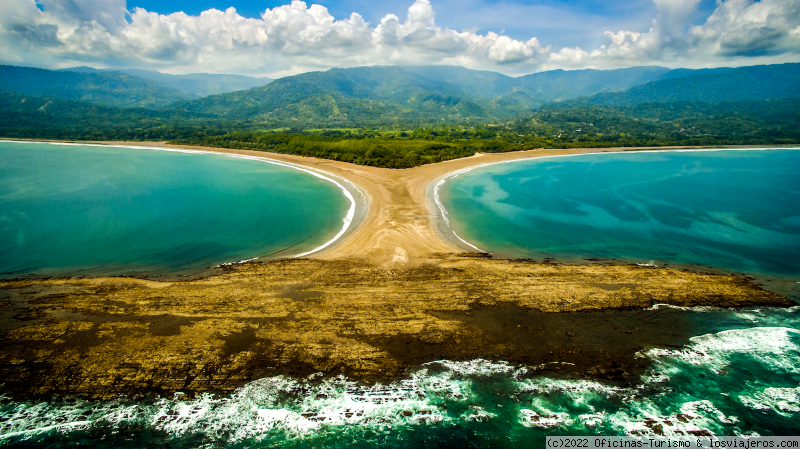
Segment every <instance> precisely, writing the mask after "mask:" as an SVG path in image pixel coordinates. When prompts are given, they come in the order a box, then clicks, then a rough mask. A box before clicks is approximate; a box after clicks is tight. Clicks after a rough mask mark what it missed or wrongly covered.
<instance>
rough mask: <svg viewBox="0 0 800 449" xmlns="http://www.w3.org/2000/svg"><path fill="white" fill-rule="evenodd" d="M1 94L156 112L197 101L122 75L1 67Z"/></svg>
mask: <svg viewBox="0 0 800 449" xmlns="http://www.w3.org/2000/svg"><path fill="white" fill-rule="evenodd" d="M0 91H7V92H16V93H20V94H24V95H35V96H41V97H49V98H57V99H61V100H75V101H85V102H88V103H93V104H100V105H106V106H119V107H144V108H155V107H160V106H166V105H169V104H172V103H174V102H176V101H180V100H185V99H188V98H193V97H192V96H191V95H188V94H185V93H183V92H180V91H178V90H176V89H173V88H171V87H168V86H164V85H162V84H159V83H157V82H155V81H150V80H145V79H142V78H138V77H135V76H130V75H126V74H124V73H119V72H93V73H83V72H69V71H53V70H42V69H34V68H31V67H15V66H7V65H0Z"/></svg>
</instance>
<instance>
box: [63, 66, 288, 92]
mask: <svg viewBox="0 0 800 449" xmlns="http://www.w3.org/2000/svg"><path fill="white" fill-rule="evenodd" d="M66 70H67V71H71V72H84V73H99V72H119V73H124V74H126V75H130V76H135V77H138V78H141V79H145V80H150V81H155V82H157V83H159V84H161V85H163V86H166V87H170V88H173V89H177V90H179V91H181V92H183V93H185V94H189V96H191V97H192V98H200V97H206V96H208V95H218V94H224V93H228V92H235V91H237V90H246V89H251V88H253V87H260V86H264V85H266V84H269V83H271V82H272V81H273V80H272V78H266V77H261V78H254V77H251V76H242V75H226V74H212V73H189V74H186V75H172V74H169V73H161V72H157V71H155V70H142V69H116V70H113V69H104V70H98V69H93V68H91V67H74V68H71V69H66Z"/></svg>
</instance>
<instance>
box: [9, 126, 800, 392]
mask: <svg viewBox="0 0 800 449" xmlns="http://www.w3.org/2000/svg"><path fill="white" fill-rule="evenodd" d="M100 144H102V143H100ZM107 144H110V145H116V146H137V147H157V148H172V147H170V146H168V145H166V144H165V143H163V142H154V143H146V144H142V143H125V142H108V143H107ZM175 148H176V149H177V147H175ZM180 148H181V149H185V150H194V151H206V152H218V153H225V154H231V155H236V156H243V157H248V158H249V157H259V158H268V159H271V160H274V161H280V162H282V163H289V164H295V165H297V166H300V167H306V168H308V169H310V170H313V171H315V172H316V173H320V174H325V176H328V175H330V176H332V177H334V178H335V179H340V180H342V184H346V183H347V182H350V183H352V184H353V185H354V188H355V190H353V189H351V190H348V191H349V192H350V193H351V194H352V195H353V196H354V197H358V196H359V195H361V194H363V199H359V201H357V203H360V204H361V206H359V207H361V209H360V212H357V213H355V214H354V215H353V221H352V223H351V226H349V227H346V229H345V230H344V231H345V232H343V233H342V236H341V237H342V238H340V239H338V240H336V241H334V242H331V244H330V245H328V246H326V247H325V248H323V249H321V250H320V251H317V252H314V253H312V254H307V255H304V256H303V257H301V258H290V259H281V260H274V261H251V262H246V263H238V264H231V265H224V266H222V267H220V268H218V269H217V272H216V273H215V274H212V275H209V276H207V277H204V278H200V279H193V280H185V281H177V280H175V279H167V278H166V277H165V278H158V277H156V278H152V277H151V278H148V279H134V278H119V277H114V278H111V277H100V278H83V279H81V278H70V279H20V280H10V281H4V282H0V295H2V299H3V304H4V305H5V307H3V308H1V309H0V323H2V329H1V330H0V343H1V344H2V347H3V349H2V350H0V373H1V374H0V378H2V379H5V381H6V382H5V388H6V392H7V393H8V394H10V395H12V396H15V397H21V398H29V397H38V398H46V397H50V396H51V395H53V394H75V395H84V397H88V398H96V399H110V398H113V397H116V396H118V395H120V394H127V395H142V394H150V393H155V394H159V395H167V396H169V395H171V394H173V393H176V392H183V393H187V394H190V395H195V394H200V393H203V392H220V393H230V392H232V391H234V390H235V389H236V388H239V387H241V386H243V385H245V384H247V383H248V382H251V381H253V380H256V379H259V378H263V377H269V376H276V375H288V376H308V375H311V374H314V373H323V374H324V375H334V376H335V375H344V376H346V377H348V378H350V379H354V380H360V381H366V382H376V381H377V382H384V381H390V380H392V379H398V378H401V377H402V376H403V375H406V374H407V373H408V371H409V370H410V369H414V368H415V367H418V366H420V365H421V364H424V363H428V362H432V361H436V360H443V359H445V360H463V361H467V360H475V359H486V360H494V361H503V362H508V363H512V364H515V365H523V366H529V365H536V366H550V365H553V367H554V368H553V369H556V371H558V375H563V376H568V377H591V378H597V379H601V380H604V381H610V382H617V383H625V384H630V383H635V382H636V381H637V379H638V378H639V375H640V373H641V372H642V370H643V369H644V368H645V367H644V366H643V365H642V361H641V359H639V358H637V356H636V354H637V353H639V352H640V351H641V350H642V349H643V348H652V347H664V346H670V347H671V346H680V345H683V344H686V343H687V342H688V339H689V338H690V337H692V336H693V334H692V329H691V326H690V325H689V322H688V321H687V323H686V326H678V327H676V321H675V317H674V316H671V315H663V313H662V312H660V311H659V309H658V307H659V306H658V305H659V304H670V305H672V306H674V307H677V309H676V310H683V309H682V308H692V307H734V308H739V307H748V306H769V307H787V306H791V305H792V304H794V303H793V302H792V301H790V300H788V299H787V298H785V297H783V296H781V295H778V294H775V293H772V292H770V291H767V290H765V289H763V288H762V287H761V286H759V285H757V284H756V283H754V282H753V280H752V279H750V278H747V277H746V276H742V275H736V274H726V273H719V272H716V273H711V272H704V271H707V270H703V269H698V268H695V269H692V270H688V269H684V268H677V267H652V266H638V265H636V264H627V263H622V262H618V261H585V263H581V264H564V263H559V262H555V261H549V260H544V261H531V260H500V259H494V258H492V257H491V256H490V255H488V254H484V253H480V252H477V251H475V250H474V249H471V248H470V247H469V244H468V243H466V242H459V241H458V240H457V239H453V238H450V237H448V236H447V235H446V233H445V232H444V231H446V229H445V228H444V227H441V226H440V225H441V220H440V218H439V217H438V215H439V211H438V210H437V207H436V204H435V199H434V198H432V195H433V190H434V189H433V187H435V185H436V184H437V183H438V182H439V181H440V180H441V179H442V177H443V176H445V175H447V174H449V173H453V172H455V171H458V170H463V169H466V168H469V167H475V166H479V165H483V164H489V163H497V162H503V161H511V160H518V159H526V158H535V157H543V156H555V155H569V154H585V153H598V152H611V151H631V150H633V151H635V149H628V148H624V149H623V148H618V149H603V150H594V149H578V150H530V151H525V152H515V153H504V154H477V155H475V156H472V157H469V158H464V159H457V160H452V161H447V162H441V163H437V164H431V165H425V166H420V167H415V168H411V169H402V170H392V169H382V168H375V167H365V166H357V165H353V164H349V163H343V162H336V161H330V160H321V159H315V158H306V157H299V156H289V155H281V154H274V153H264V152H255V151H240V150H226V149H216V148H204V147H184V146H182V147H180ZM359 223H360V224H359ZM443 230H444V231H443ZM612 310H613V311H616V312H614V314H608V315H605V314H596V313H588V312H603V311H612ZM636 311H638V312H636ZM633 312H636V313H640V314H643V315H641V316H640V315H636V313H634V314H633V315H630V316H629V315H626V314H630V313H633ZM642 319H645V320H647V321H648V322H649V325H648V326H647V327H643V326H640V325H637V324H636V323H637V322H639V321H640V320H642ZM667 328H669V329H672V330H671V332H668V333H665V332H663V331H662V330H663V329H667ZM610 342H614V343H610ZM548 369H550V368H548Z"/></svg>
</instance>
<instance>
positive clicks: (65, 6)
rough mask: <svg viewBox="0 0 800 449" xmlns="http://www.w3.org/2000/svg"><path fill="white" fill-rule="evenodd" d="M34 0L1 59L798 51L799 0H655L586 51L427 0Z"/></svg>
mask: <svg viewBox="0 0 800 449" xmlns="http://www.w3.org/2000/svg"><path fill="white" fill-rule="evenodd" d="M35 1H37V0H6V1H3V2H0V48H2V50H3V51H2V52H0V62H5V63H14V64H28V65H39V66H45V67H64V66H73V65H79V64H90V65H94V66H110V67H124V66H128V67H145V68H154V69H160V70H166V71H170V72H175V73H187V72H198V71H202V72H217V73H244V74H260V75H271V76H283V75H289V74H295V73H299V72H304V71H309V70H318V69H326V68H330V67H350V66H360V65H375V64H452V65H460V66H464V67H468V68H476V69H484V70H496V71H500V72H504V73H508V74H523V73H531V72H535V71H538V70H542V69H552V68H586V67H595V68H611V67H624V66H632V65H644V64H665V65H672V66H687V67H692V66H701V65H709V64H712V65H713V64H717V65H724V64H732V63H733V64H736V63H739V64H740V63H743V61H745V62H744V63H746V61H751V60H756V61H759V62H772V61H782V60H798V59H799V58H800V2H798V1H797V0H761V1H758V2H756V1H754V0H717V6H716V9H715V10H714V12H713V13H712V14H711V15H710V16H709V17H707V18H706V19H705V21H704V23H703V24H701V25H697V26H691V25H690V24H691V22H692V21H693V20H694V18H695V16H696V14H697V8H698V4H699V2H700V0H653V2H654V5H655V6H656V8H657V11H658V13H657V17H656V18H655V19H654V20H653V22H652V26H651V27H650V29H649V30H648V31H646V32H642V31H630V30H621V31H607V32H606V33H605V38H606V43H605V45H602V46H601V47H600V48H594V49H581V48H561V49H553V48H551V47H549V46H545V45H542V44H541V43H540V41H539V40H538V39H537V38H535V37H532V38H530V39H528V40H519V39H513V38H511V37H509V36H506V35H503V34H502V33H501V34H497V33H493V32H488V33H486V34H479V33H478V31H477V30H476V29H471V30H463V31H456V30H452V29H449V28H446V27H440V26H438V25H437V24H436V16H435V12H434V9H433V6H432V5H431V3H430V1H429V0H415V1H414V2H413V4H411V6H410V7H409V8H408V11H407V16H406V18H405V19H401V18H400V17H398V16H397V15H395V14H388V15H386V16H385V17H383V18H382V19H381V20H380V21H379V22H378V23H376V24H370V23H368V22H367V21H366V20H364V18H363V17H362V16H361V15H359V14H358V13H356V12H354V13H352V14H351V15H350V16H349V17H347V18H344V19H340V20H336V19H335V18H334V17H333V16H332V15H331V14H330V13H329V12H328V10H327V9H326V8H325V7H323V6H320V5H315V4H311V5H309V4H307V3H305V2H303V1H299V0H293V1H292V2H291V4H287V5H283V6H279V7H276V8H273V9H267V10H265V11H264V13H263V14H262V15H261V17H260V18H246V17H243V16H241V15H240V14H239V13H238V12H237V11H236V10H235V9H234V8H229V9H227V10H225V11H219V10H216V9H210V10H207V11H204V12H202V13H201V14H200V15H197V16H190V15H187V14H184V13H182V12H178V13H174V14H168V15H164V14H158V13H154V12H150V11H146V10H144V9H142V8H134V9H133V10H128V9H127V5H126V2H125V0H38V2H39V3H38V5H39V6H41V8H39V7H37V3H36V2H35ZM765 58H766V59H765ZM770 58H771V59H770Z"/></svg>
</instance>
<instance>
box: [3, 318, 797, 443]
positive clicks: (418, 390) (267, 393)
mask: <svg viewBox="0 0 800 449" xmlns="http://www.w3.org/2000/svg"><path fill="white" fill-rule="evenodd" d="M651 313H652V314H665V315H666V318H670V315H669V314H672V316H675V314H681V319H682V320H693V321H695V322H696V323H697V329H696V330H697V331H698V332H699V333H698V335H697V336H695V337H693V338H692V339H691V340H690V341H689V343H688V344H687V345H686V346H684V347H682V348H670V349H658V348H655V349H643V350H642V351H641V353H640V357H641V358H643V359H645V360H648V361H649V362H650V363H651V367H650V368H649V369H648V370H647V371H646V372H645V373H644V374H643V375H642V376H641V379H640V381H639V382H638V383H636V384H635V385H633V386H615V385H609V384H604V383H600V382H596V381H592V380H581V379H558V378H553V377H548V376H543V375H539V374H537V372H538V370H537V368H536V367H520V366H512V365H509V364H506V363H503V362H490V361H486V360H475V361H470V362H449V361H441V362H433V363H429V364H427V365H424V366H422V367H420V369H418V370H416V371H415V372H413V373H410V374H409V376H408V377H407V378H406V379H404V380H402V381H397V382H394V383H390V384H387V385H375V386H366V385H359V384H358V383H356V382H351V381H348V380H347V379H344V378H341V377H339V378H337V377H329V378H324V377H323V378H312V379H291V378H287V377H272V378H265V379H261V380H258V381H255V382H252V383H250V384H248V385H247V386H245V387H243V388H241V389H240V390H238V391H237V392H236V393H234V394H233V395H232V396H230V397H214V396H212V395H205V396H202V397H200V398H198V399H195V400H188V401H187V400H173V399H171V398H163V399H154V400H150V401H138V402H137V401H131V400H117V401H107V402H85V401H80V400H77V401H76V400H72V401H69V400H63V399H61V400H58V399H57V400H53V401H51V402H38V403H19V402H12V401H1V402H0V415H2V417H3V418H4V421H2V422H0V445H6V446H8V447H25V446H27V447H29V446H31V445H35V446H37V447H68V446H69V447H87V446H91V447H96V448H115V447H143V446H158V447H163V446H168V447H180V448H190V447H223V446H225V447H241V448H244V447H264V448H266V447H298V448H301V447H302V448H305V447H320V448H322V447H364V448H368V447H369V448H372V447H393V448H405V447H430V448H434V447H437V448H438V447H453V448H464V447H495V448H502V447H526V448H527V447H530V448H543V447H544V438H545V436H546V435H587V434H598V435H625V434H644V435H654V434H655V432H656V431H658V429H659V428H660V429H661V431H662V432H663V433H664V434H665V435H681V434H686V433H687V432H690V431H698V430H706V431H708V432H711V433H713V434H716V435H753V434H759V435H796V434H800V310H798V308H794V309H788V310H742V311H737V312H730V311H718V310H694V311H692V310H681V309H677V308H666V307H660V308H657V309H656V310H653V311H651Z"/></svg>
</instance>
